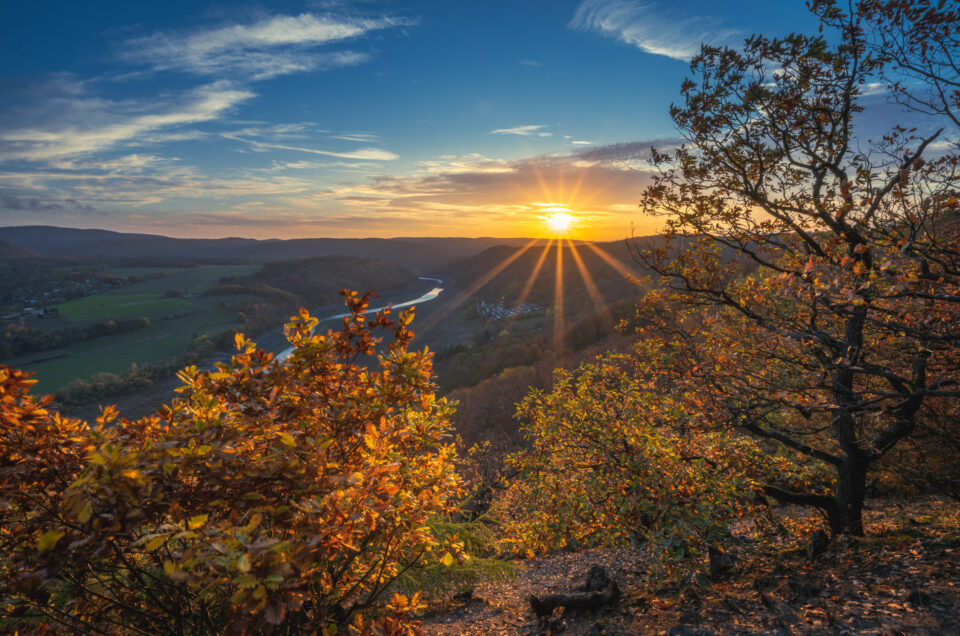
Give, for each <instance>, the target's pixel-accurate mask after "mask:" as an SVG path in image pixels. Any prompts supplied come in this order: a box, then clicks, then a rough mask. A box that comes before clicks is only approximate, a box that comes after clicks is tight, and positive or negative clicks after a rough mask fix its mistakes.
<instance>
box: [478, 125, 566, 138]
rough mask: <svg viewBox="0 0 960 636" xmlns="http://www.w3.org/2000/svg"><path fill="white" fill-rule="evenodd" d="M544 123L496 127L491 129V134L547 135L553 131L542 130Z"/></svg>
mask: <svg viewBox="0 0 960 636" xmlns="http://www.w3.org/2000/svg"><path fill="white" fill-rule="evenodd" d="M544 128H546V126H544V125H539V126H514V127H513V128H497V129H496V130H491V131H490V134H491V135H519V136H521V137H549V136H550V135H552V134H553V133H550V132H546V131H545V130H543V129H544Z"/></svg>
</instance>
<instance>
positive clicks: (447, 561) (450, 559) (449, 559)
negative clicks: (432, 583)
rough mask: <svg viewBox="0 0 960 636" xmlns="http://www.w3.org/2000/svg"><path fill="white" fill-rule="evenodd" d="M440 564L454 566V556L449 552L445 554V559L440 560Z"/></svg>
mask: <svg viewBox="0 0 960 636" xmlns="http://www.w3.org/2000/svg"><path fill="white" fill-rule="evenodd" d="M440 563H443V564H444V565H445V566H447V567H450V566H451V565H453V555H452V554H450V553H449V552H445V553H444V554H443V558H442V559H440Z"/></svg>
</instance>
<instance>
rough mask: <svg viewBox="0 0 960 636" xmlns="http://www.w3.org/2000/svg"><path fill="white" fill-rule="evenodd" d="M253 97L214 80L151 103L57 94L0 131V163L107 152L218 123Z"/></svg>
mask: <svg viewBox="0 0 960 636" xmlns="http://www.w3.org/2000/svg"><path fill="white" fill-rule="evenodd" d="M251 97H253V93H252V92H250V91H248V90H245V89H241V88H238V87H236V86H234V85H233V84H231V83H229V82H225V81H218V82H214V83H212V84H207V85H205V86H200V87H198V88H195V89H192V90H189V91H186V92H185V93H182V94H179V95H173V96H170V95H168V96H161V97H159V98H155V99H153V100H151V102H150V103H146V102H139V101H111V100H106V99H102V98H98V97H84V96H76V95H73V94H71V95H62V96H60V97H55V98H50V99H48V100H46V101H44V102H42V103H40V104H34V105H32V108H30V109H29V112H20V113H17V114H16V115H15V116H11V118H10V120H11V121H13V123H12V125H11V126H10V127H3V128H0V162H4V161H15V160H26V161H33V162H44V161H46V162H49V161H55V160H61V159H64V158H69V157H75V156H78V155H87V154H90V153H94V152H98V151H103V150H108V149H111V148H114V147H115V146H118V145H121V144H124V143H133V142H135V141H137V140H139V139H140V138H142V137H145V136H149V135H151V134H158V133H163V132H165V131H168V130H170V129H175V128H177V127H181V126H185V125H189V124H196V123H200V122H207V121H211V120H214V119H217V118H219V117H221V116H223V115H224V114H225V113H227V112H229V111H230V110H231V109H232V108H234V107H235V106H237V105H238V104H240V103H241V102H243V101H244V100H247V99H250V98H251Z"/></svg>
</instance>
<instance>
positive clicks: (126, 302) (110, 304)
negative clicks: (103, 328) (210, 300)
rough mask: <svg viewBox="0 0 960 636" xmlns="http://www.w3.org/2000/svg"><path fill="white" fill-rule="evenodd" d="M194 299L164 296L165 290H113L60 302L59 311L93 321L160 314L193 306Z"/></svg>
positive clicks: (66, 316) (74, 319)
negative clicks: (131, 291)
mask: <svg viewBox="0 0 960 636" xmlns="http://www.w3.org/2000/svg"><path fill="white" fill-rule="evenodd" d="M191 305H192V304H191V303H190V302H189V301H187V300H184V299H182V298H164V297H163V294H159V293H152V294H130V293H122V292H110V293H107V294H97V295H96V296H87V297H86V298H79V299H77V300H71V301H70V302H67V303H63V304H61V305H57V309H59V310H60V313H61V314H62V315H63V316H64V317H65V318H68V319H70V320H73V321H75V322H91V321H95V320H101V319H103V318H122V317H125V316H146V317H147V318H151V319H153V318H157V317H160V316H163V315H166V314H173V313H177V312H182V311H185V310H187V309H190V307H191Z"/></svg>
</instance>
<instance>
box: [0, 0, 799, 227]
mask: <svg viewBox="0 0 960 636" xmlns="http://www.w3.org/2000/svg"><path fill="white" fill-rule="evenodd" d="M816 28H817V25H816V22H815V20H814V18H813V17H812V16H811V15H810V14H809V13H808V12H807V10H806V8H805V6H804V2H803V1H802V0H776V1H775V2H771V1H770V0H731V1H730V2H716V1H709V2H708V1H702V2H701V1H699V0H673V1H670V2H661V1H660V0H583V1H581V2H578V1H570V2H567V1H563V0H549V1H548V0H527V1H519V0H512V1H508V2H499V1H493V0H484V1H473V0H455V1H451V0H435V1H432V2H427V1H422V2H388V1H376V0H368V1H356V2H335V1H334V2H285V1H280V2H269V3H254V2H250V3H248V2H243V1H239V2H230V3H216V2H198V1H196V0H191V1H179V0H165V1H163V2H146V1H143V2H130V1H129V0H125V1H124V2H108V1H106V0H98V1H97V2H76V1H75V0H72V1H70V2H52V1H46V0H34V1H32V2H16V3H13V2H11V3H6V4H5V6H4V9H3V19H2V20H0V225H57V226H62V227H81V228H104V229H111V230H117V231H125V232H146V233H155V234H164V235H167V236H179V237H222V236H244V237H253V238H295V237H321V236H323V237H367V236H381V237H391V236H503V237H517V236H540V235H543V233H544V229H545V226H544V222H543V218H544V216H546V215H549V214H551V213H552V211H556V210H570V211H571V212H572V213H573V214H574V215H575V216H576V218H577V221H576V223H575V224H574V226H573V227H572V228H571V232H572V234H573V236H574V237H576V238H587V239H593V240H611V239H617V238H622V237H625V236H629V235H630V234H631V233H635V234H638V235H642V234H649V233H651V232H652V231H654V230H655V229H656V224H657V223H658V222H659V221H658V220H655V219H651V218H646V217H643V216H642V215H641V214H640V212H639V209H638V208H637V202H638V200H639V197H640V193H641V192H642V190H643V188H644V187H645V185H647V184H648V183H649V182H650V175H651V172H650V166H649V164H648V162H647V157H648V155H649V149H650V147H651V146H655V147H657V148H660V149H668V148H670V147H671V146H674V145H676V144H677V143H678V140H677V132H676V130H675V129H674V127H673V125H672V122H671V120H670V118H669V113H668V109H669V105H670V103H671V102H674V101H677V100H678V99H679V87H680V83H681V81H682V80H683V78H684V77H686V76H688V74H689V73H688V70H689V65H688V62H689V59H690V57H691V56H692V55H693V54H694V53H695V52H696V51H697V50H698V49H699V46H700V42H703V41H706V42H709V43H711V44H729V45H733V46H736V45H738V44H739V43H741V42H742V41H743V39H744V38H745V37H746V36H748V35H749V34H751V33H755V32H763V33H767V34H770V35H783V34H785V33H786V32H787V31H788V30H796V31H805V32H815V30H816ZM0 238H2V237H0Z"/></svg>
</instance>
